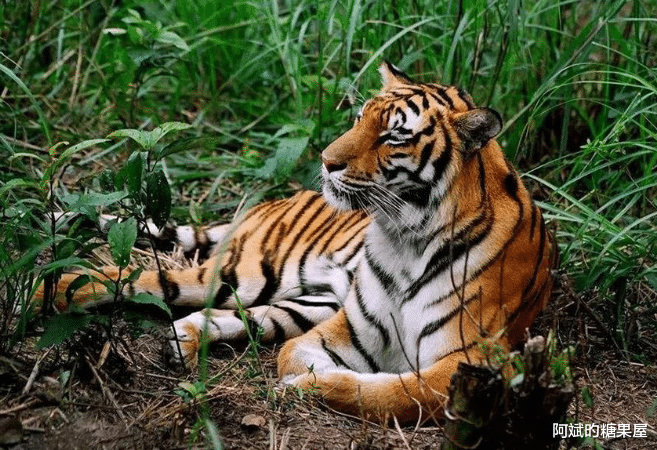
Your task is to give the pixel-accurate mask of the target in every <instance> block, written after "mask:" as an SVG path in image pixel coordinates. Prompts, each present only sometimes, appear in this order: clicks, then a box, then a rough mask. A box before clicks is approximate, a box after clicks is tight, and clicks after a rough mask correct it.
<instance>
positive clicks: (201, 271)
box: [196, 267, 207, 284]
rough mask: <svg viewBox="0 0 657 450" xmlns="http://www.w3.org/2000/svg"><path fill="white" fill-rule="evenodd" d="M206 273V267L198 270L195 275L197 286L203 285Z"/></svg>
mask: <svg viewBox="0 0 657 450" xmlns="http://www.w3.org/2000/svg"><path fill="white" fill-rule="evenodd" d="M206 271H207V268H206V267H199V268H198V273H197V274H196V281H198V282H199V284H203V283H204V281H203V278H204V277H205V272H206Z"/></svg>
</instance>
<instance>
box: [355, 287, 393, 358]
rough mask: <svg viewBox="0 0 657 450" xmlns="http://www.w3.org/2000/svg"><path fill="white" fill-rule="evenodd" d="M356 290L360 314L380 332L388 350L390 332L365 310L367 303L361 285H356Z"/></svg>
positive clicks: (384, 345)
mask: <svg viewBox="0 0 657 450" xmlns="http://www.w3.org/2000/svg"><path fill="white" fill-rule="evenodd" d="M354 289H355V291H356V302H357V304H358V308H359V309H360V313H361V314H362V315H363V317H364V318H365V320H367V321H368V322H369V323H370V324H371V325H373V326H374V328H376V329H377V330H378V331H379V333H380V334H381V337H382V338H383V347H384V348H388V346H389V345H390V334H389V333H388V330H387V329H386V328H385V327H384V326H383V324H382V323H381V321H380V320H379V319H378V318H377V317H375V316H373V315H372V314H371V313H370V312H369V311H368V310H367V309H366V308H365V303H364V302H363V294H362V293H361V291H360V285H359V284H358V283H356V285H355V287H354Z"/></svg>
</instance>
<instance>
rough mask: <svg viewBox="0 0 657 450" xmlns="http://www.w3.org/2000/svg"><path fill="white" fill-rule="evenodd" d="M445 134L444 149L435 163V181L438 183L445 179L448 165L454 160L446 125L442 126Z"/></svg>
mask: <svg viewBox="0 0 657 450" xmlns="http://www.w3.org/2000/svg"><path fill="white" fill-rule="evenodd" d="M440 126H441V128H442V132H443V139H444V141H445V144H444V148H443V151H442V153H441V154H440V156H439V157H438V158H437V159H436V160H435V161H434V162H433V170H434V173H433V181H434V183H438V181H439V180H440V179H441V178H442V177H443V174H444V173H445V169H447V165H448V164H449V162H450V161H451V159H452V138H451V137H450V136H449V133H448V131H447V129H446V128H445V125H444V124H442V123H441V124H440Z"/></svg>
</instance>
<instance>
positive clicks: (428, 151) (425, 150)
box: [415, 140, 436, 177]
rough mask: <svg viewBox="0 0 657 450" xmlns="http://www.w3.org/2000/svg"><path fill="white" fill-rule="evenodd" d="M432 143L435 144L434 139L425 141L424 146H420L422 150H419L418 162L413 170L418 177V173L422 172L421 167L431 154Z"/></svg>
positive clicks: (422, 167) (425, 163)
mask: <svg viewBox="0 0 657 450" xmlns="http://www.w3.org/2000/svg"><path fill="white" fill-rule="evenodd" d="M434 145H436V141H435V140H434V141H430V142H427V143H426V144H425V145H424V147H422V151H421V152H420V162H419V164H418V165H417V169H416V170H415V174H416V175H417V176H418V177H419V176H420V173H421V172H422V169H424V167H425V166H426V165H427V163H428V162H429V157H430V156H431V151H432V150H433V147H434Z"/></svg>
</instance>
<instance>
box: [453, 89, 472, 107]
mask: <svg viewBox="0 0 657 450" xmlns="http://www.w3.org/2000/svg"><path fill="white" fill-rule="evenodd" d="M456 92H457V94H458V96H459V98H460V99H461V100H462V101H463V103H465V104H466V105H468V109H473V108H474V107H475V105H473V104H472V102H471V101H470V99H469V97H470V96H469V95H468V93H467V92H465V91H464V90H463V89H461V88H458V89H457V90H456Z"/></svg>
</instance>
